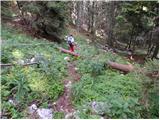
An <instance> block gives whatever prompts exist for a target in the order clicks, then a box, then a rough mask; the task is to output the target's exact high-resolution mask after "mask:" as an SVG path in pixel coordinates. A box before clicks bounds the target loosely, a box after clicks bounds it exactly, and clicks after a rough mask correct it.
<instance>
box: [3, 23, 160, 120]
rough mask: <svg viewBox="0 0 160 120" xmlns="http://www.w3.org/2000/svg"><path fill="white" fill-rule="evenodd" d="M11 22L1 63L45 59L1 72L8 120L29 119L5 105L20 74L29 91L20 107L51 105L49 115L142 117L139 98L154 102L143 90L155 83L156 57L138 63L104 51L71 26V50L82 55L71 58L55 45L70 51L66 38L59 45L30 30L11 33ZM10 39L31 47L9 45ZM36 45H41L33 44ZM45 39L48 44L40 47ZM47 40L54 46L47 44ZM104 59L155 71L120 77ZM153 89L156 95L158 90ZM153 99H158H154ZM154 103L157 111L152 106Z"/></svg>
mask: <svg viewBox="0 0 160 120" xmlns="http://www.w3.org/2000/svg"><path fill="white" fill-rule="evenodd" d="M16 24H17V23H16ZM9 26H12V27H13V28H12V29H10V28H7V27H3V31H2V38H3V40H4V41H3V44H4V45H3V46H2V49H3V54H2V62H3V61H4V63H15V62H17V61H18V60H27V59H31V58H33V56H34V57H36V56H37V55H39V54H41V55H42V57H43V59H44V61H43V59H42V61H41V64H40V67H36V66H29V67H25V68H24V67H13V69H4V70H3V71H2V72H3V73H4V74H2V91H3V92H2V101H3V103H2V105H3V111H4V113H5V114H8V115H7V118H27V117H26V116H25V114H24V115H23V111H18V110H17V106H16V107H15V106H13V105H12V104H9V103H8V96H11V97H13V98H15V96H16V95H17V93H16V94H15V93H12V92H11V91H12V89H16V90H17V88H16V86H13V85H12V84H13V83H12V82H15V81H16V80H17V79H18V81H20V80H21V78H22V77H24V78H25V79H26V81H27V82H26V83H24V84H23V85H25V86H23V87H28V88H29V89H30V90H29V91H24V92H25V93H26V94H27V96H26V97H25V98H23V99H24V100H23V101H22V103H21V104H23V105H21V106H22V109H24V107H26V106H27V107H29V106H30V105H31V104H30V103H33V101H39V103H38V104H37V103H35V104H36V105H37V107H38V108H47V109H49V108H50V107H51V108H52V109H53V117H54V118H58V119H60V118H83V119H86V118H88V119H89V118H97V119H99V118H101V117H102V115H101V112H104V113H105V116H103V118H143V117H145V116H144V115H145V114H146V113H144V115H143V114H142V112H145V111H142V110H140V108H139V106H137V105H140V103H139V100H141V99H142V100H144V101H145V102H144V103H143V104H141V105H142V107H143V105H147V104H152V103H148V99H149V98H147V97H148V96H149V95H148V96H145V94H150V91H151V90H152V89H151V88H152V86H149V85H151V83H152V84H153V82H155V85H157V81H158V78H159V76H157V74H158V72H157V70H158V68H157V67H158V66H157V64H158V62H157V61H153V62H152V61H151V62H149V63H147V64H146V63H145V64H142V63H143V62H144V61H143V57H142V58H141V59H142V61H138V62H137V59H138V60H139V56H138V58H136V57H134V56H133V58H135V59H133V60H132V61H131V60H130V59H128V58H127V57H124V56H121V55H119V54H113V52H111V51H103V50H102V49H98V48H97V47H95V46H94V45H93V44H92V36H91V35H88V33H85V32H82V33H81V32H77V31H76V29H75V28H74V27H72V26H69V27H68V28H69V29H68V34H73V35H74V37H75V40H76V42H77V45H78V47H77V48H76V49H75V53H78V54H80V55H81V57H79V58H75V57H73V56H71V55H68V54H65V53H61V52H60V51H59V50H58V49H56V47H57V46H59V47H63V48H65V49H68V48H67V47H68V46H67V44H66V43H65V42H64V43H62V44H57V43H53V42H49V41H47V39H36V38H35V37H33V36H32V35H30V33H28V32H25V31H26V29H24V30H22V31H14V30H13V29H14V28H15V25H14V24H9ZM17 28H22V26H19V25H17ZM21 33H23V34H21ZM24 33H25V34H24ZM30 36H32V37H30ZM8 43H9V44H8ZM13 43H14V44H26V43H27V44H32V45H29V46H27V45H26V46H18V45H17V46H13V45H12V44H13ZM39 43H42V45H36V44H39ZM46 43H48V45H43V44H46ZM49 43H52V44H50V45H49ZM90 43H91V44H90ZM65 57H69V58H70V61H67V60H65V59H64V58H65ZM108 60H111V61H114V62H117V63H121V64H133V65H134V66H135V67H136V68H140V69H142V68H143V69H144V70H146V73H148V72H150V73H152V72H154V74H148V76H149V77H150V78H148V77H147V76H146V75H145V74H144V75H143V74H141V73H139V72H137V71H134V72H130V73H128V74H125V75H124V74H122V73H121V72H119V71H117V70H114V69H111V68H110V67H108V66H106V62H107V61H108ZM20 75H21V76H20ZM153 76H154V77H153ZM152 79H153V80H152ZM147 80H148V81H147ZM14 84H15V83H14ZM144 84H145V85H148V86H149V87H150V88H149V87H148V86H147V92H146V91H145V89H144V90H143V87H144ZM154 93H157V88H156V89H155V90H154ZM142 96H143V98H142ZM152 98H155V97H152ZM156 100H158V99H157V97H156ZM149 101H153V100H149ZM50 103H51V104H50ZM92 103H94V104H95V103H96V104H97V106H98V107H97V108H93V107H94V106H92ZM106 103H107V104H106ZM155 103H156V102H155ZM155 103H154V104H155ZM108 105H109V106H108ZM104 107H107V108H104ZM108 107H109V108H108ZM153 107H155V108H154V109H156V105H155V106H153ZM99 108H100V109H99ZM95 109H96V110H95ZM108 109H109V110H108ZM105 110H107V111H105ZM117 110H118V112H117ZM153 112H154V111H153ZM70 113H72V114H70ZM73 113H76V115H75V116H76V117H75V116H73ZM147 113H148V112H147ZM156 114H157V111H156ZM4 116H5V115H4ZM148 118H149V117H148Z"/></svg>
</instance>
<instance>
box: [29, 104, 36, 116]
mask: <svg viewBox="0 0 160 120" xmlns="http://www.w3.org/2000/svg"><path fill="white" fill-rule="evenodd" d="M37 109H38V108H37V106H36V104H32V105H31V106H30V107H29V113H30V114H33V113H34V112H36V110H37Z"/></svg>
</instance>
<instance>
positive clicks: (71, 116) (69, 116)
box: [65, 113, 74, 119]
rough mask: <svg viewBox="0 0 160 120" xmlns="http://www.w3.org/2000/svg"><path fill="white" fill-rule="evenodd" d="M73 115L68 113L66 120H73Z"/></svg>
mask: <svg viewBox="0 0 160 120" xmlns="http://www.w3.org/2000/svg"><path fill="white" fill-rule="evenodd" d="M73 116H74V115H73V113H68V114H66V115H65V119H71V118H73Z"/></svg>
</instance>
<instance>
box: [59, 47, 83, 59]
mask: <svg viewBox="0 0 160 120" xmlns="http://www.w3.org/2000/svg"><path fill="white" fill-rule="evenodd" d="M58 49H59V50H60V51H61V52H64V53H68V54H71V55H74V56H76V57H78V56H80V55H79V54H77V53H74V52H71V51H69V50H66V49H64V48H58Z"/></svg>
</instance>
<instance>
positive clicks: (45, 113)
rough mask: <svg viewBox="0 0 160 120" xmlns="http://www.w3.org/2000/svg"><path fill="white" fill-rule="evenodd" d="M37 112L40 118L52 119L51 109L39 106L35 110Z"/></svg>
mask: <svg viewBox="0 0 160 120" xmlns="http://www.w3.org/2000/svg"><path fill="white" fill-rule="evenodd" d="M37 114H38V115H39V117H40V119H52V118H53V113H52V110H51V109H45V108H41V109H38V110H37Z"/></svg>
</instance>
